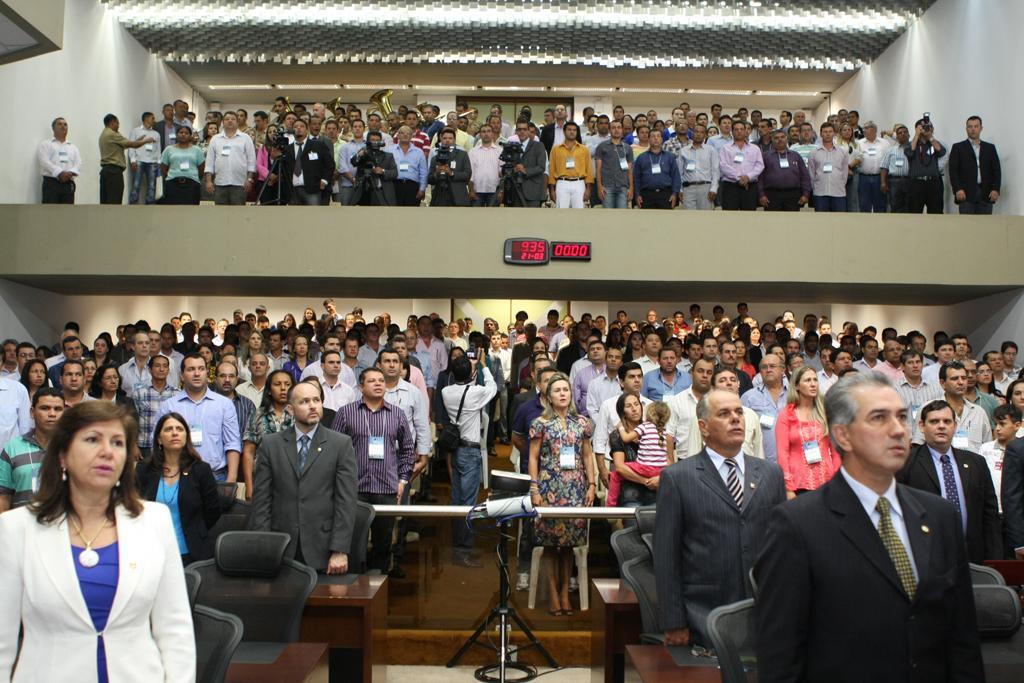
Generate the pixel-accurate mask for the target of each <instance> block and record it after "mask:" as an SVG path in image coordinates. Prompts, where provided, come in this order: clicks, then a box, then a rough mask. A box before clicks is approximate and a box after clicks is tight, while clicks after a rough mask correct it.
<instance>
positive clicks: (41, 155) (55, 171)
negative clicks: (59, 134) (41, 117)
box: [36, 138, 82, 178]
mask: <svg viewBox="0 0 1024 683" xmlns="http://www.w3.org/2000/svg"><path fill="white" fill-rule="evenodd" d="M36 158H37V159H38V160H39V169H40V171H42V174H43V177H45V178H56V177H57V176H59V175H60V174H61V173H63V172H64V171H67V172H69V173H74V174H75V175H78V174H79V173H81V171H82V155H81V153H79V151H78V148H77V147H75V146H74V145H73V144H71V143H70V142H67V141H65V142H61V141H60V140H58V139H57V138H50V139H49V140H43V141H42V142H40V143H39V151H38V152H37V153H36Z"/></svg>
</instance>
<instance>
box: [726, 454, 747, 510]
mask: <svg viewBox="0 0 1024 683" xmlns="http://www.w3.org/2000/svg"><path fill="white" fill-rule="evenodd" d="M725 464H726V465H727V466H728V468H729V475H728V477H726V482H725V485H726V488H728V489H729V493H731V494H732V498H733V500H735V501H736V507H738V508H742V507H743V486H742V485H741V484H740V477H739V472H738V471H737V470H739V467H738V466H737V465H736V461H735V460H733V459H732V458H726V459H725Z"/></svg>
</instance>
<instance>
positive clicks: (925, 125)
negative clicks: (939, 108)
mask: <svg viewBox="0 0 1024 683" xmlns="http://www.w3.org/2000/svg"><path fill="white" fill-rule="evenodd" d="M921 130H922V131H924V132H925V133H931V132H932V130H934V128H933V126H932V115H931V113H930V112H925V113H924V116H922V117H921Z"/></svg>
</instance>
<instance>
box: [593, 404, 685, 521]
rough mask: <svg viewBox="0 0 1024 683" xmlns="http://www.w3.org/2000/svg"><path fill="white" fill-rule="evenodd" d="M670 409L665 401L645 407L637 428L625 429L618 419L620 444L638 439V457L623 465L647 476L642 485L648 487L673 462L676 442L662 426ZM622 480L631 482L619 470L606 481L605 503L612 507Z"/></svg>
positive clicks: (642, 475)
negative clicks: (606, 494)
mask: <svg viewBox="0 0 1024 683" xmlns="http://www.w3.org/2000/svg"><path fill="white" fill-rule="evenodd" d="M671 416H672V412H671V410H670V409H669V407H668V404H666V403H663V402H662V401H654V402H653V403H651V404H650V405H648V406H647V411H646V412H645V413H644V421H643V422H641V423H640V424H638V425H637V426H636V429H631V430H627V429H626V427H625V425H623V424H622V421H621V420H620V421H619V424H618V430H619V436H620V437H621V438H622V442H623V443H633V442H634V441H638V442H639V446H640V447H639V451H638V454H637V459H636V460H634V461H633V462H627V463H626V467H628V468H629V469H630V470H632V471H633V472H635V473H636V474H637V475H639V476H641V477H644V478H646V480H647V481H645V482H644V485H645V486H647V487H648V488H650V483H651V480H652V479H654V478H655V477H658V476H660V475H661V470H663V469H664V468H666V467H668V466H669V465H671V464H672V463H673V462H675V455H674V452H675V444H674V443H673V439H672V435H671V434H666V433H665V425H667V424H668V421H669V418H670V417H671ZM623 481H630V480H629V479H626V478H625V477H623V476H622V473H621V472H619V471H617V470H616V471H615V472H612V476H611V481H610V482H609V484H608V499H607V503H608V505H609V506H610V507H615V506H616V505H617V504H618V500H619V489H620V488H621V486H622V482H623Z"/></svg>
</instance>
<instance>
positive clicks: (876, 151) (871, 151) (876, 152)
mask: <svg viewBox="0 0 1024 683" xmlns="http://www.w3.org/2000/svg"><path fill="white" fill-rule="evenodd" d="M876 154H878V150H877V149H875V148H874V147H872V148H870V149H869V150H868V156H869V157H873V156H875V155H876Z"/></svg>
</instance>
